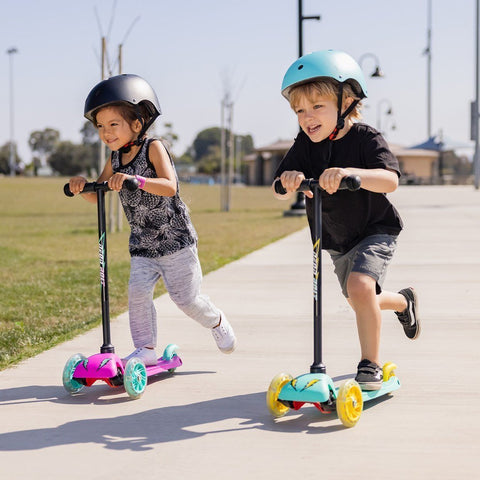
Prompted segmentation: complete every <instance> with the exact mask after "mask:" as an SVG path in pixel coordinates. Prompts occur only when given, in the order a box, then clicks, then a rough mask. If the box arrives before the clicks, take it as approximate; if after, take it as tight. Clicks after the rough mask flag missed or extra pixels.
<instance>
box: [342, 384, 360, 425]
mask: <svg viewBox="0 0 480 480" xmlns="http://www.w3.org/2000/svg"><path fill="white" fill-rule="evenodd" d="M362 410H363V397H362V389H361V388H360V385H359V384H358V383H357V382H356V381H355V380H353V379H351V380H347V381H346V382H345V383H344V384H343V385H342V386H341V387H340V388H339V389H338V396H337V415H338V418H339V419H340V421H341V422H342V423H343V425H345V426H346V427H354V426H355V425H356V423H357V422H358V420H359V419H360V415H361V414H362Z"/></svg>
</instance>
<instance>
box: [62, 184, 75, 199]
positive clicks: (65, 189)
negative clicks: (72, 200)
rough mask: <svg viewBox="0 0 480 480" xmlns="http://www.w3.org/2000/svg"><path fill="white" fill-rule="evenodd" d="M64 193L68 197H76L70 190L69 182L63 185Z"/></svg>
mask: <svg viewBox="0 0 480 480" xmlns="http://www.w3.org/2000/svg"><path fill="white" fill-rule="evenodd" d="M63 193H64V194H65V195H66V196H67V197H74V196H75V195H74V194H73V193H72V192H71V191H70V184H69V183H66V184H65V185H64V186H63Z"/></svg>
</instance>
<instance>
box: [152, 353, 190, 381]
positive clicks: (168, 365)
mask: <svg viewBox="0 0 480 480" xmlns="http://www.w3.org/2000/svg"><path fill="white" fill-rule="evenodd" d="M181 365H182V360H181V359H180V357H179V356H178V355H174V356H173V357H172V358H171V359H164V358H163V357H160V358H159V359H158V362H157V364H156V365H148V366H147V367H146V369H147V375H148V376H149V377H150V376H152V375H157V374H158V373H162V372H168V371H170V370H174V369H175V368H177V367H180V366H181Z"/></svg>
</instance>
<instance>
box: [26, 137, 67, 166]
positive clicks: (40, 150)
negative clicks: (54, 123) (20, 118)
mask: <svg viewBox="0 0 480 480" xmlns="http://www.w3.org/2000/svg"><path fill="white" fill-rule="evenodd" d="M59 141H60V133H59V131H58V130H55V129H53V128H46V129H45V130H37V131H35V132H32V133H31V134H30V138H29V139H28V145H29V146H30V149H31V150H32V152H33V153H37V154H38V157H39V158H40V161H41V163H42V165H43V166H45V165H46V164H47V160H48V156H49V155H50V154H51V153H52V152H53V151H54V150H55V147H56V146H57V144H58V142H59Z"/></svg>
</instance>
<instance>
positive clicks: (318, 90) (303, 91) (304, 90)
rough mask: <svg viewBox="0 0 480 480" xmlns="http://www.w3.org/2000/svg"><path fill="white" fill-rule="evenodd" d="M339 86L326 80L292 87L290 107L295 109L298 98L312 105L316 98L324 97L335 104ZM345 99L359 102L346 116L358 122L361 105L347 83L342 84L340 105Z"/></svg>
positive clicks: (360, 115) (335, 82)
mask: <svg viewBox="0 0 480 480" xmlns="http://www.w3.org/2000/svg"><path fill="white" fill-rule="evenodd" d="M339 85H340V84H339V82H337V81H336V80H333V79H329V78H326V79H325V80H316V81H313V82H308V83H303V84H301V85H298V86H296V87H293V88H292V89H291V90H290V92H289V101H290V106H291V107H292V108H293V109H295V105H296V104H298V101H299V99H300V97H306V98H307V100H308V101H310V102H312V103H313V102H314V101H315V100H316V98H317V96H321V97H326V98H328V99H330V100H333V101H334V102H337V98H338V94H339ZM347 98H353V99H354V100H358V101H359V103H357V105H355V107H354V109H353V110H352V111H351V112H350V113H349V114H348V115H347V118H352V119H355V120H360V119H361V118H362V113H361V111H360V110H361V107H362V103H361V102H360V97H359V96H358V95H356V94H355V92H354V91H353V88H352V86H351V85H350V84H349V83H344V84H343V102H342V104H345V100H346V99H347Z"/></svg>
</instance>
